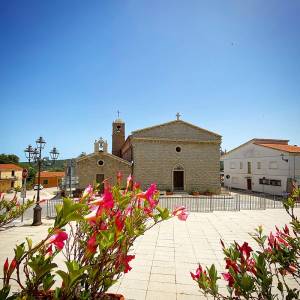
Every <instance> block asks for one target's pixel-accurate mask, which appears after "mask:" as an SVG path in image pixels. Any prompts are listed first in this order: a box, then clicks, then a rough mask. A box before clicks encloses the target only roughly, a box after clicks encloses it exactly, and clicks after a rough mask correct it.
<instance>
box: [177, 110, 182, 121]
mask: <svg viewBox="0 0 300 300" xmlns="http://www.w3.org/2000/svg"><path fill="white" fill-rule="evenodd" d="M176 117H177V120H180V119H179V118H180V117H181V114H180V113H179V112H178V113H177V114H176Z"/></svg>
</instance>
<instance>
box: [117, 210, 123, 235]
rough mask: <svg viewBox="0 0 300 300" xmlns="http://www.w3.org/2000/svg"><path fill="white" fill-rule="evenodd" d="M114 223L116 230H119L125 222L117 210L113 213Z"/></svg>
mask: <svg viewBox="0 0 300 300" xmlns="http://www.w3.org/2000/svg"><path fill="white" fill-rule="evenodd" d="M115 224H116V228H117V231H118V232H121V231H122V230H123V227H124V225H125V223H124V216H122V215H121V212H120V211H118V212H117V213H116V215H115Z"/></svg>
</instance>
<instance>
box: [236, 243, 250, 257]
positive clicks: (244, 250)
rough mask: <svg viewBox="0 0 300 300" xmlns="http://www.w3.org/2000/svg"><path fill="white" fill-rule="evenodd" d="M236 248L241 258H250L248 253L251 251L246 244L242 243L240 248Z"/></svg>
mask: <svg viewBox="0 0 300 300" xmlns="http://www.w3.org/2000/svg"><path fill="white" fill-rule="evenodd" d="M238 248H239V250H240V252H241V254H242V255H243V256H246V259H248V258H249V257H250V253H251V252H252V251H253V250H252V248H251V247H250V246H249V245H248V243H246V242H244V244H243V245H242V246H239V245H238Z"/></svg>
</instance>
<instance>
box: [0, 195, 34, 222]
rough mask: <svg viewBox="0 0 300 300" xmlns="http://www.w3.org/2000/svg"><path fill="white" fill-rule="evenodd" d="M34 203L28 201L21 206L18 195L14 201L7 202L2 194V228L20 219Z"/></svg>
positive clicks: (0, 203)
mask: <svg viewBox="0 0 300 300" xmlns="http://www.w3.org/2000/svg"><path fill="white" fill-rule="evenodd" d="M33 203H34V200H28V201H27V202H26V203H24V204H20V203H19V201H18V199H17V194H16V193H15V195H14V197H13V199H12V200H6V199H5V198H4V195H1V193H0V228H1V227H3V226H4V225H7V224H9V223H11V222H12V221H14V220H16V219H18V218H19V217H20V216H21V215H22V214H23V213H24V211H25V210H27V209H28V208H29V207H30V206H32V205H33Z"/></svg>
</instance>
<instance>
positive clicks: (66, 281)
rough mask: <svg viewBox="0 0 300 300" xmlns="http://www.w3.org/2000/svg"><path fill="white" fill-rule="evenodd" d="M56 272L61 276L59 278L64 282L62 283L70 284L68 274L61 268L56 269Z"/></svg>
mask: <svg viewBox="0 0 300 300" xmlns="http://www.w3.org/2000/svg"><path fill="white" fill-rule="evenodd" d="M56 273H57V274H58V275H59V276H60V277H61V279H62V280H63V282H64V285H65V286H67V287H69V285H70V278H69V274H68V273H66V272H65V271H62V270H58V271H56Z"/></svg>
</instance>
